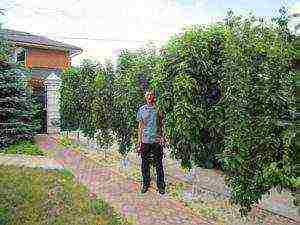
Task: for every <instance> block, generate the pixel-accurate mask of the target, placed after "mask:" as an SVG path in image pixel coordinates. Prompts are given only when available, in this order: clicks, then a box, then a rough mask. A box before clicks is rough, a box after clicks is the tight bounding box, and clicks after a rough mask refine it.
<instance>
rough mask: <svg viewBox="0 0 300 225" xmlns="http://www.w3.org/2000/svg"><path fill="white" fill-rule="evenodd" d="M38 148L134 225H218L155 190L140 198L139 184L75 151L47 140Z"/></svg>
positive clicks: (45, 138) (39, 141)
mask: <svg viewBox="0 0 300 225" xmlns="http://www.w3.org/2000/svg"><path fill="white" fill-rule="evenodd" d="M37 144H38V145H39V147H40V148H41V149H42V150H44V151H45V152H47V153H48V154H49V155H50V156H52V157H54V158H55V159H56V160H57V161H58V162H59V163H61V164H62V165H63V166H64V167H66V168H68V169H70V170H71V171H72V172H73V174H74V175H75V177H76V181H78V182H80V183H82V184H84V185H86V186H87V187H88V188H89V190H90V191H91V192H92V193H95V194H97V195H98V196H99V197H100V198H101V199H103V200H104V201H106V202H108V203H109V204H110V205H111V206H113V207H115V208H116V210H117V211H119V212H120V213H121V214H122V215H123V216H124V217H126V218H131V219H132V220H133V221H134V222H135V223H134V224H135V225H176V224H180V225H208V224H215V223H214V221H212V220H209V219H207V218H204V217H200V216H198V215H194V213H193V212H192V211H191V210H190V209H189V208H187V207H185V206H184V204H183V203H180V202H178V201H175V200H173V199H171V198H169V197H168V196H167V195H165V196H161V195H159V194H158V193H157V192H156V190H154V189H153V188H151V189H150V190H149V191H148V192H147V193H146V194H144V195H142V194H140V193H139V190H140V184H139V183H138V182H135V181H133V180H130V179H128V178H127V177H125V176H123V175H122V174H121V173H119V172H118V171H116V170H114V169H112V168H110V167H107V166H102V167H101V166H100V165H99V164H97V163H96V162H95V161H94V160H91V159H88V158H86V157H83V156H82V154H80V153H78V152H76V151H74V150H70V149H62V148H61V147H59V146H58V145H57V144H56V143H55V142H53V140H50V139H49V138H48V137H47V136H44V137H38V138H37Z"/></svg>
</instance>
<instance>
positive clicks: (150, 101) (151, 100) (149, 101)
mask: <svg viewBox="0 0 300 225" xmlns="http://www.w3.org/2000/svg"><path fill="white" fill-rule="evenodd" d="M145 99H146V102H147V104H148V105H153V104H154V102H155V95H154V92H153V91H151V90H149V91H147V92H146V94H145Z"/></svg>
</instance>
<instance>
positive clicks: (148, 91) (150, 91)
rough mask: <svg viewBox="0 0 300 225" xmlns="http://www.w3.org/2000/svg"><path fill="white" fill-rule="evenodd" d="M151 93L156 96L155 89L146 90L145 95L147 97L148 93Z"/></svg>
mask: <svg viewBox="0 0 300 225" xmlns="http://www.w3.org/2000/svg"><path fill="white" fill-rule="evenodd" d="M149 94H153V95H154V96H155V94H154V91H153V90H147V91H146V92H145V97H147V95H149Z"/></svg>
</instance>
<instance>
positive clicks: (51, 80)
mask: <svg viewBox="0 0 300 225" xmlns="http://www.w3.org/2000/svg"><path fill="white" fill-rule="evenodd" d="M60 84H61V80H60V78H59V77H58V76H57V75H56V74H55V73H51V74H50V75H49V76H48V77H47V78H46V81H45V86H46V96H47V133H48V134H57V133H58V132H59V125H58V124H59V87H60Z"/></svg>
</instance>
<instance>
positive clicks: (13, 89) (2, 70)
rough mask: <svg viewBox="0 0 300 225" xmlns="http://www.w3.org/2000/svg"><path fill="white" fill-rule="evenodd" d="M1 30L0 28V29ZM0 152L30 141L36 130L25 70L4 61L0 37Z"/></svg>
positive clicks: (35, 111) (34, 108) (35, 107)
mask: <svg viewBox="0 0 300 225" xmlns="http://www.w3.org/2000/svg"><path fill="white" fill-rule="evenodd" d="M0 29H1V27H0ZM0 45H1V48H0V50H1V54H0V55H4V57H2V58H1V59H0V151H1V149H2V148H4V147H6V146H8V145H10V144H13V143H15V142H17V141H19V140H30V139H33V137H34V135H35V134H36V133H37V131H38V130H39V129H40V118H38V110H39V107H38V104H37V102H36V99H35V98H34V97H33V96H32V94H31V92H30V89H29V88H28V87H26V85H25V82H24V81H23V77H24V76H25V75H26V70H25V69H24V68H22V67H20V66H19V65H13V63H11V62H8V57H7V56H6V54H7V48H6V47H5V46H7V44H6V43H5V42H4V40H3V38H2V39H1V37H0Z"/></svg>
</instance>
